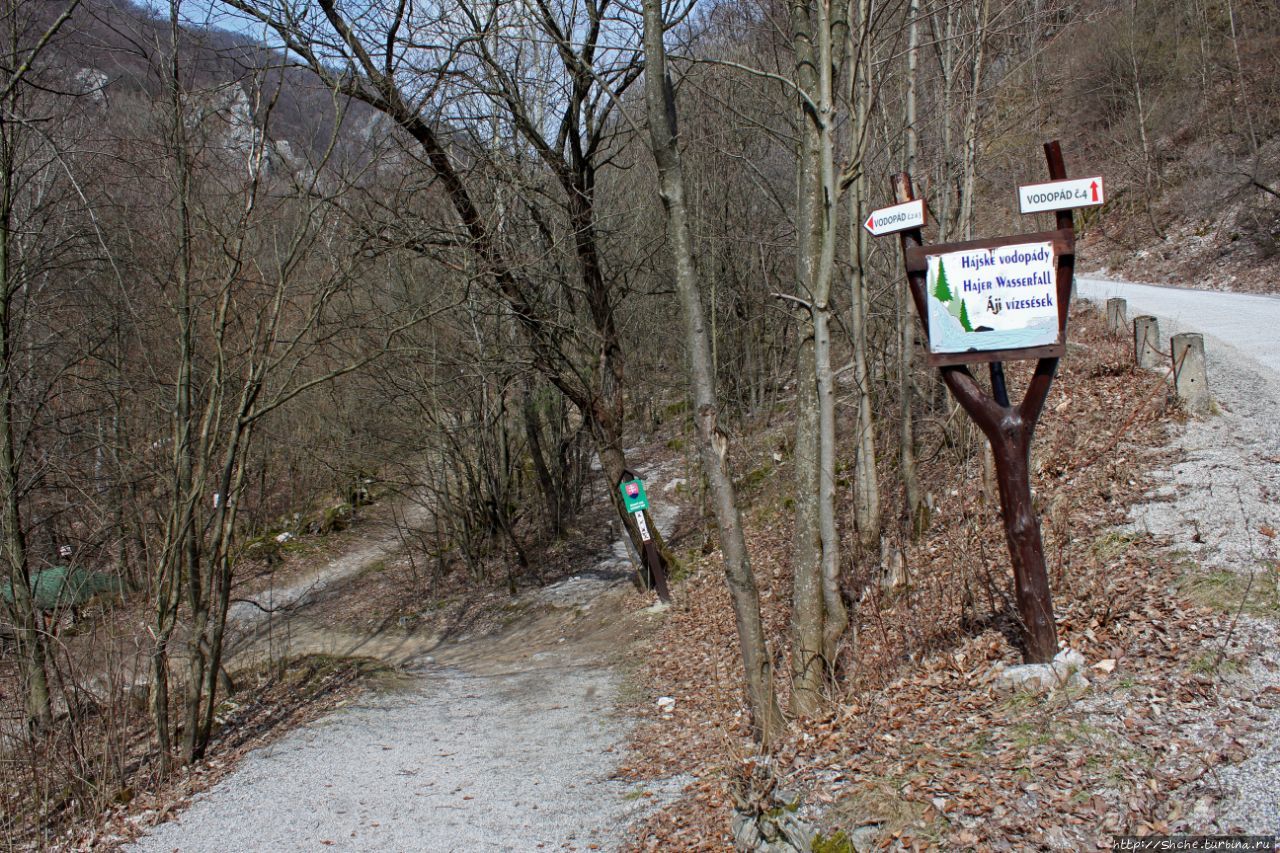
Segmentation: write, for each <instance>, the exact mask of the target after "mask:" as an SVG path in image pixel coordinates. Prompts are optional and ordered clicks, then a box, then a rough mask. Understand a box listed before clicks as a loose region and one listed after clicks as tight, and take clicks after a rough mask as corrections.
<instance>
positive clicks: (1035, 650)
mask: <svg viewBox="0 0 1280 853" xmlns="http://www.w3.org/2000/svg"><path fill="white" fill-rule="evenodd" d="M1044 150H1045V158H1046V160H1047V161H1048V166H1049V177H1050V178H1051V179H1053V180H1063V179H1065V178H1066V177H1067V174H1066V166H1065V164H1064V162H1063V159H1062V149H1061V147H1060V146H1059V144H1058V143H1057V142H1049V143H1046V144H1045V146H1044ZM893 192H894V199H895V201H896V202H897V203H899V204H901V203H903V202H907V201H912V200H913V199H914V198H915V193H914V190H913V188H912V185H911V176H910V175H908V174H906V173H901V174H898V175H895V176H894V178H893ZM1055 215H1056V218H1057V231H1056V232H1051V233H1050V234H1048V235H1021V236H1018V237H1015V238H1000V239H996V240H985V241H972V244H973V245H975V247H976V245H978V244H981V245H983V246H991V247H994V246H1001V245H1008V244H1011V243H1012V242H1015V241H1017V242H1020V241H1024V240H1028V239H1035V238H1038V237H1045V236H1048V237H1049V238H1050V239H1052V240H1053V242H1054V247H1055V253H1056V255H1057V262H1058V267H1057V279H1056V282H1055V284H1056V289H1057V297H1058V306H1059V330H1060V343H1059V344H1057V345H1053V346H1047V347H1040V348H1034V349H1024V350H1017V351H999V352H985V353H984V352H974V353H964V354H957V355H954V356H948V357H946V358H938V359H934V358H931V359H930V363H931V364H934V365H935V366H937V367H938V369H939V371H940V372H941V374H942V379H943V381H944V382H945V383H946V385H947V388H949V389H950V390H951V394H952V396H954V397H955V398H956V401H957V402H958V403H959V404H960V405H961V407H963V408H964V410H965V412H966V413H968V415H969V417H970V418H972V419H973V421H974V423H976V424H977V425H978V427H979V428H981V430H982V432H983V433H984V434H985V435H986V436H987V439H988V441H990V442H991V450H992V453H993V455H994V456H995V463H996V479H997V482H998V484H999V489H1000V506H1001V509H1002V512H1003V516H1004V529H1005V538H1006V539H1007V540H1008V545H1009V556H1010V557H1011V559H1012V562H1013V575H1014V588H1015V597H1016V599H1017V605H1018V615H1019V618H1020V619H1021V622H1022V632H1023V659H1024V660H1025V661H1026V662H1027V663H1048V662H1049V661H1051V660H1053V657H1054V655H1056V654H1057V653H1058V634H1057V626H1056V624H1055V621H1054V617H1053V597H1052V594H1051V593H1050V590H1049V575H1048V572H1047V571H1046V568H1045V559H1044V543H1043V541H1042V539H1041V537H1040V522H1039V520H1038V519H1037V518H1036V515H1035V509H1034V506H1033V504H1032V499H1031V472H1030V465H1031V441H1032V438H1033V436H1034V433H1035V428H1036V423H1037V422H1038V421H1039V419H1040V414H1041V412H1042V411H1043V410H1044V404H1045V400H1046V399H1047V398H1048V396H1049V389H1050V388H1051V386H1052V385H1053V377H1054V374H1055V373H1056V372H1057V369H1058V358H1059V356H1060V355H1061V354H1062V353H1063V352H1065V348H1066V324H1067V310H1068V307H1069V305H1070V300H1071V284H1072V279H1073V278H1074V274H1075V227H1074V221H1073V216H1072V212H1071V211H1070V210H1060V211H1057V212H1056V214H1055ZM901 240H902V253H903V260H904V263H905V265H906V271H907V279H908V281H909V283H910V285H911V296H912V299H913V300H914V301H915V305H916V312H917V314H918V316H919V317H920V321H921V323H923V324H924V325H925V332H926V339H927V338H928V317H929V314H928V303H927V297H926V291H925V288H926V275H927V273H926V268H925V265H924V264H923V263H921V259H922V258H923V257H924V255H925V246H924V237H923V234H922V232H921V230H920V229H919V228H914V229H910V230H906V231H903V232H901ZM959 245H969V244H959ZM929 248H930V250H935V249H936V248H937V247H929ZM948 248H950V249H954V248H955V246H950V247H948ZM1006 358H1035V359H1037V360H1036V368H1035V372H1034V374H1033V375H1032V377H1031V381H1030V382H1029V383H1028V385H1027V391H1026V394H1025V396H1024V397H1023V399H1022V402H1021V403H1019V404H1018V405H1016V406H1014V405H1011V404H1010V402H1009V397H1008V391H1007V388H1006V386H1005V377H1004V365H1003V359H1006ZM961 360H963V361H967V362H983V361H985V362H988V363H990V370H991V387H992V395H988V394H987V393H986V392H985V391H983V389H982V387H981V386H980V385H979V384H978V382H977V380H976V379H975V378H974V376H973V374H972V373H971V372H970V371H969V368H968V366H967V364H964V363H954V362H958V361H961ZM948 361H949V362H953V363H941V364H939V362H948Z"/></svg>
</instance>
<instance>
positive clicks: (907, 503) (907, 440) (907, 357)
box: [897, 0, 927, 537]
mask: <svg viewBox="0 0 1280 853" xmlns="http://www.w3.org/2000/svg"><path fill="white" fill-rule="evenodd" d="M908 14H910V16H911V21H910V24H909V27H910V29H909V31H908V36H907V95H906V104H905V110H906V116H905V121H904V122H903V123H904V124H905V125H906V131H907V134H906V136H907V146H906V158H905V162H904V164H903V166H904V168H903V171H905V172H906V173H907V174H908V175H912V174H915V170H916V151H917V148H918V147H919V134H918V133H917V132H916V84H917V82H918V80H919V61H920V0H911V8H910V11H909V13H908ZM897 302H898V306H897V321H898V322H897V328H898V341H899V350H898V355H899V360H898V469H899V471H900V476H901V477H902V497H903V511H904V512H905V514H906V521H907V527H908V528H909V529H910V530H911V532H912V536H913V537H914V536H919V535H920V534H922V533H923V532H924V528H925V527H926V526H927V520H926V519H925V517H924V514H925V512H926V510H925V505H924V501H923V500H922V499H921V496H920V473H919V471H917V470H916V440H915V430H914V428H913V426H912V410H911V408H912V407H911V400H912V382H911V365H912V362H913V361H914V355H915V324H914V323H913V321H912V319H911V287H910V285H909V284H908V283H907V280H906V278H903V279H902V282H901V284H900V286H899V288H898V300H897Z"/></svg>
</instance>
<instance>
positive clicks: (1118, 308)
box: [1107, 297, 1129, 332]
mask: <svg viewBox="0 0 1280 853" xmlns="http://www.w3.org/2000/svg"><path fill="white" fill-rule="evenodd" d="M1127 306H1128V303H1127V302H1125V301H1124V300H1123V299H1120V298H1119V297H1116V298H1113V299H1108V300H1107V328H1108V329H1110V330H1111V331H1113V332H1118V331H1120V330H1121V329H1123V328H1124V327H1125V326H1128V325H1129V323H1128V321H1127V320H1126V319H1125V314H1126V311H1125V309H1126V307H1127Z"/></svg>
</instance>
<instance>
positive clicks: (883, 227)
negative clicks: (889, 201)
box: [862, 199, 924, 237]
mask: <svg viewBox="0 0 1280 853" xmlns="http://www.w3.org/2000/svg"><path fill="white" fill-rule="evenodd" d="M862 227H863V228H865V229H867V230H868V231H870V232H871V236H872V237H881V236H883V235H885V234H894V233H896V232H898V231H906V230H907V229H908V228H923V227H924V199H916V200H915V201H909V202H907V203H906V204H895V205H894V206H893V207H882V208H880V209H879V210H877V211H873V212H872V214H871V215H870V216H868V217H867V221H866V222H864V223H862Z"/></svg>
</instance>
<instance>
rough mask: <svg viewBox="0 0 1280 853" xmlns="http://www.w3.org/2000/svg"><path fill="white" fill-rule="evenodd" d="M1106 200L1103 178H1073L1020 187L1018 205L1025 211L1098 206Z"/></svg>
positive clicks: (1043, 211) (1042, 211) (1034, 211)
mask: <svg viewBox="0 0 1280 853" xmlns="http://www.w3.org/2000/svg"><path fill="white" fill-rule="evenodd" d="M1104 201H1106V194H1105V193H1104V192H1103V188H1102V178H1101V177H1100V176H1099V177H1095V178H1073V179H1071V180H1069V181H1049V182H1048V183H1043V184H1027V185H1026V186H1021V187H1018V207H1019V208H1020V209H1021V210H1022V212H1023V213H1045V212H1047V211H1051V210H1070V209H1071V208H1073V207H1096V206H1098V205H1100V204H1102V203H1103V202H1104Z"/></svg>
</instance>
